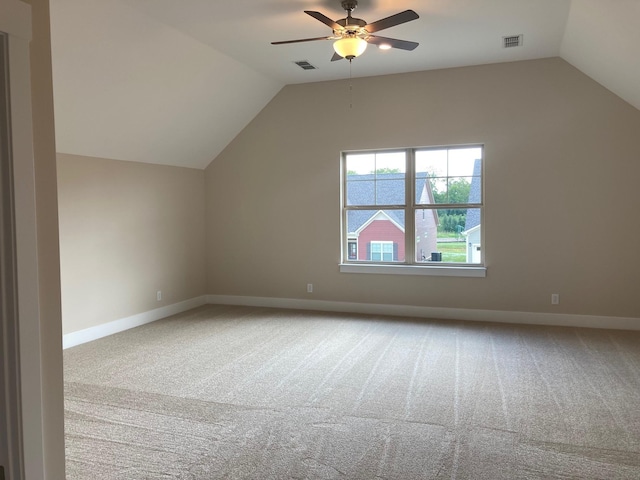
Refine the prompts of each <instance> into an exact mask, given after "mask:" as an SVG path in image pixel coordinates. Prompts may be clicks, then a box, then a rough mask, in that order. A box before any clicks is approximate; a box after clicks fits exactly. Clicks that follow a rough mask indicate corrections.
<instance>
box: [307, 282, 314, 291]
mask: <svg viewBox="0 0 640 480" xmlns="http://www.w3.org/2000/svg"><path fill="white" fill-rule="evenodd" d="M307 293H313V283H307Z"/></svg>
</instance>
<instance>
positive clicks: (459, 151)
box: [342, 145, 483, 266]
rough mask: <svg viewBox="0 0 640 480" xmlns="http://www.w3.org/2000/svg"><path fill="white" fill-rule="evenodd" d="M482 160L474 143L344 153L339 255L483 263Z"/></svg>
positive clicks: (414, 261)
mask: <svg viewBox="0 0 640 480" xmlns="http://www.w3.org/2000/svg"><path fill="white" fill-rule="evenodd" d="M482 163H483V147H482V146H480V145H474V146H459V147H458V146H456V147H437V148H416V149H405V150H402V151H397V150H396V151H376V152H354V153H351V152H349V153H345V154H343V168H344V170H343V178H344V190H343V191H344V198H343V231H344V234H345V237H344V239H343V245H344V247H343V255H342V257H343V259H345V261H346V262H347V263H371V264H385V263H395V264H397V263H402V264H408V265H420V266H429V265H432V266H435V265H437V266H446V265H470V266H479V265H482V263H483V254H482V251H483V250H482V240H481V239H482V230H481V225H482V215H483V203H482V173H483V165H482ZM373 230H375V234H374V233H373ZM406 230H408V231H409V232H411V231H413V232H414V234H413V235H405V231H406ZM381 232H384V233H381ZM412 238H413V239H415V241H412V240H411V239H412ZM346 239H348V241H347V240H346ZM384 242H386V243H384ZM354 244H355V246H354ZM383 245H386V247H384V248H386V254H385V253H384V252H383V251H382V248H383ZM392 249H393V251H392ZM354 250H355V251H357V254H356V255H354ZM354 257H355V258H354Z"/></svg>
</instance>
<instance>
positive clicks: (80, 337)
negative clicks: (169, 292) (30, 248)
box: [62, 295, 207, 349]
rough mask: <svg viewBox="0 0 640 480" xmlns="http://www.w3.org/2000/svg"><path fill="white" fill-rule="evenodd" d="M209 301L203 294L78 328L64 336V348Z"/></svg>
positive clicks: (184, 310)
mask: <svg viewBox="0 0 640 480" xmlns="http://www.w3.org/2000/svg"><path fill="white" fill-rule="evenodd" d="M206 303H207V297H206V296H205V295H202V296H200V297H195V298H191V299H189V300H185V301H183V302H178V303H174V304H172V305H166V306H164V307H160V308H156V309H155V310H149V311H148V312H142V313H138V314H137V315H132V316H130V317H126V318H121V319H119V320H114V321H112V322H108V323H103V324H102V325H96V326H95V327H90V328H85V329H84V330H78V331H77V332H72V333H67V334H66V335H64V336H63V337H62V348H63V349H66V348H70V347H75V346H76V345H80V344H82V343H87V342H91V341H92V340H97V339H99V338H102V337H106V336H108V335H113V334H114V333H118V332H122V331H124V330H129V329H130V328H135V327H139V326H140V325H144V324H146V323H151V322H155V321H156V320H160V319H161V318H165V317H169V316H171V315H175V314H177V313H182V312H186V311H187V310H191V309H192V308H196V307H199V306H201V305H205V304H206Z"/></svg>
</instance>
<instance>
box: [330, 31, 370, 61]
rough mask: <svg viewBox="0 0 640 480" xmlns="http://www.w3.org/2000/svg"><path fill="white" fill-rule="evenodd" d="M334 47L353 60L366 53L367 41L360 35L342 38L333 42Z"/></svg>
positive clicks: (340, 53) (339, 52) (338, 52)
mask: <svg viewBox="0 0 640 480" xmlns="http://www.w3.org/2000/svg"><path fill="white" fill-rule="evenodd" d="M333 49H334V50H335V51H336V53H337V54H338V55H340V56H341V57H343V58H346V59H348V60H351V59H352V58H355V57H357V56H359V55H362V54H363V53H364V51H365V50H366V49H367V42H366V40H363V39H362V38H360V37H346V38H341V39H340V40H336V41H335V42H334V43H333Z"/></svg>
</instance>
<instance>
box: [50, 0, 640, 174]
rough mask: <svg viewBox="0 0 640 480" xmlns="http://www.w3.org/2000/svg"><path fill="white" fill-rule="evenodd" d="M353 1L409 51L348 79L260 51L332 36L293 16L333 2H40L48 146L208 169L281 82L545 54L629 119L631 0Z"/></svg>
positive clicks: (635, 6) (341, 65) (635, 92)
mask: <svg viewBox="0 0 640 480" xmlns="http://www.w3.org/2000/svg"><path fill="white" fill-rule="evenodd" d="M359 3H360V4H359V7H358V9H357V10H356V11H355V12H354V16H355V17H358V18H363V19H364V20H366V21H368V22H372V21H375V20H378V19H380V18H384V17H387V16H389V15H392V14H394V13H397V12H399V11H402V10H405V9H413V10H415V11H416V12H417V13H418V14H419V15H420V19H418V20H415V21H412V22H409V23H407V24H404V25H399V26H396V27H393V28H390V29H389V30H386V31H384V32H381V33H380V34H381V35H382V34H384V35H385V36H389V37H393V38H400V39H406V40H412V41H416V42H419V43H420V46H419V47H418V48H417V49H416V50H414V51H413V52H406V51H403V50H395V49H393V50H390V51H385V52H383V51H381V50H378V49H377V48H375V47H373V46H369V48H368V49H367V51H366V52H365V54H363V55H362V56H361V57H359V58H357V59H355V60H354V62H353V64H352V65H351V67H352V68H351V72H350V69H349V64H348V63H347V62H346V61H344V60H342V61H337V62H330V61H329V60H330V58H331V55H332V54H333V50H332V46H331V42H330V41H317V42H305V43H299V44H290V45H280V46H273V45H271V44H270V42H271V41H276V40H289V39H297V38H308V37H319V36H325V35H330V34H331V31H330V29H329V28H328V27H327V26H325V25H324V24H322V23H320V22H318V21H317V20H315V19H314V18H311V17H310V16H308V15H305V14H304V13H303V10H316V11H320V12H322V13H324V14H325V15H327V16H328V17H330V18H332V19H338V18H343V17H344V16H345V12H344V11H343V10H341V8H340V2H339V1H338V0H318V1H316V0H229V1H226V2H219V1H211V0H181V1H179V2H177V1H175V0H109V1H108V2H105V1H101V0H51V31H52V58H53V76H54V101H55V114H56V142H57V149H58V151H59V152H62V153H71V154H77V155H86V156H95V157H103V158H111V159H118V160H130V161H139V162H147V163H158V164H166V165H176V166H184V167H192V168H205V167H206V166H207V165H208V164H209V163H210V162H211V161H212V160H213V159H214V158H215V157H216V156H217V155H218V154H219V153H220V152H221V151H222V150H223V149H224V148H225V146H226V145H227V144H228V143H229V142H230V141H231V140H232V139H233V138H234V137H235V135H236V134H237V133H238V132H240V131H241V130H242V129H243V128H244V127H245V126H246V125H247V123H248V122H249V121H251V119H252V118H253V117H254V116H255V115H256V114H257V113H258V112H259V111H260V110H261V109H262V108H263V107H264V106H265V105H266V104H267V103H268V102H269V101H270V100H271V98H273V96H274V95H275V94H276V93H277V92H278V91H279V90H280V89H281V88H282V87H283V86H284V85H286V84H290V83H303V82H316V81H323V80H332V79H340V78H347V77H348V76H349V75H350V73H351V74H352V75H353V76H371V75H385V74H391V73H400V72H409V71H421V70H430V69H439V68H448V67H457V66H467V65H479V64H487V63H498V62H509V61H516V60H525V59H533V58H544V57H553V56H561V57H562V58H564V59H565V60H567V61H568V62H569V63H571V64H573V65H574V66H576V67H577V68H579V69H580V70H582V71H583V72H585V73H586V74H587V75H590V76H591V77H592V78H594V79H595V80H596V81H598V82H600V83H601V84H602V85H604V86H605V87H607V88H609V89H610V90H612V91H613V92H614V93H616V94H618V95H619V96H621V97H622V98H623V99H625V100H626V101H627V102H629V103H631V104H632V105H634V106H635V107H636V108H640V62H638V60H637V58H638V57H637V54H638V51H640V33H639V32H640V29H638V28H637V26H638V25H640V2H639V1H638V0H616V1H615V2H611V1H605V0H535V1H531V0H481V1H479V0H360V2H359ZM519 34H522V35H523V38H524V44H523V46H521V47H517V48H509V49H505V48H502V37H503V36H506V35H519ZM296 60H307V61H309V62H310V63H312V64H313V65H315V66H316V67H317V69H316V70H310V71H304V70H301V69H300V68H299V67H298V66H296V65H295V64H294V63H293V62H294V61H296Z"/></svg>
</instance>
